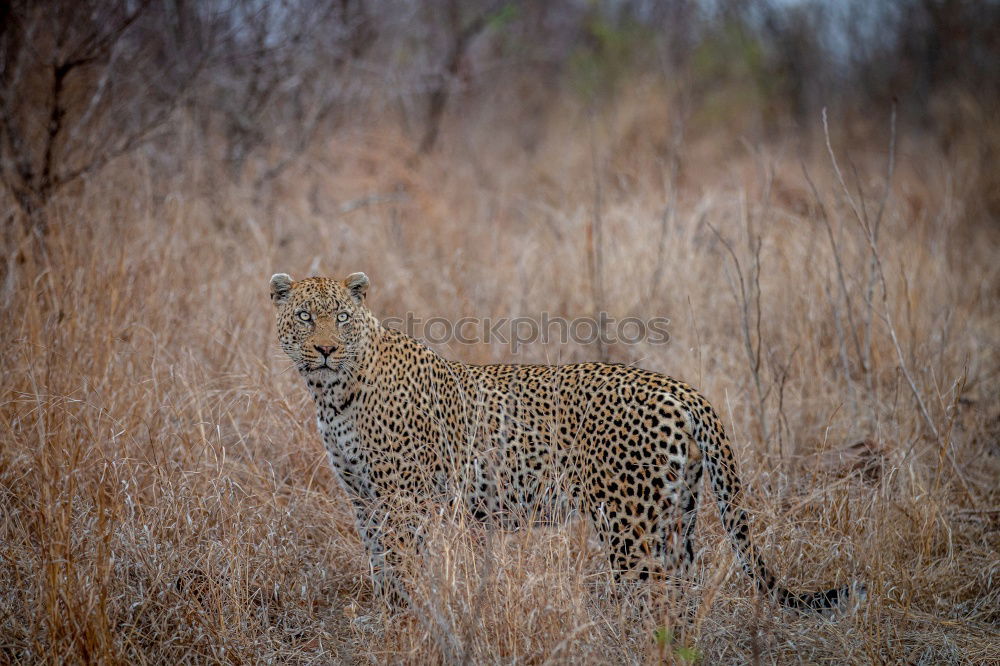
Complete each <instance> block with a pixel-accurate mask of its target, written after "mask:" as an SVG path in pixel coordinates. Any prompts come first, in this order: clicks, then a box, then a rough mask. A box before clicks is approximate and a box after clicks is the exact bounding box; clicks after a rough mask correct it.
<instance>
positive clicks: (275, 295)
mask: <svg viewBox="0 0 1000 666" xmlns="http://www.w3.org/2000/svg"><path fill="white" fill-rule="evenodd" d="M291 294H292V276H291V275H289V274H288V273H275V274H274V275H272V276H271V300H272V301H274V304H275V305H281V304H282V303H284V302H285V301H287V300H288V297H289V296H291Z"/></svg>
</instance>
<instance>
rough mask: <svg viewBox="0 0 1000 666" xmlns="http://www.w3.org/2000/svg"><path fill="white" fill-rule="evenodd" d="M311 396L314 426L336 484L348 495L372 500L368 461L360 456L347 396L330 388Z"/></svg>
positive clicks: (357, 438)
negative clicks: (312, 398)
mask: <svg viewBox="0 0 1000 666" xmlns="http://www.w3.org/2000/svg"><path fill="white" fill-rule="evenodd" d="M315 397H316V407H317V409H316V426H317V429H318V430H319V434H320V437H321V438H322V440H323V446H324V447H325V448H326V454H327V458H328V459H329V461H330V466H331V467H332V468H333V471H334V473H335V474H336V477H337V481H338V482H339V483H340V485H341V487H342V488H343V489H344V490H345V491H346V492H347V493H348V494H350V495H352V496H356V497H361V498H372V497H373V496H374V493H373V490H372V483H371V475H370V462H369V461H368V460H366V459H365V456H363V455H362V450H361V438H360V436H359V434H358V429H357V426H356V422H357V419H356V409H357V408H356V406H355V405H354V404H353V400H351V396H350V394H349V393H348V392H346V391H342V390H337V387H336V386H333V387H327V390H326V391H322V392H320V391H318V392H317V394H316V396H315Z"/></svg>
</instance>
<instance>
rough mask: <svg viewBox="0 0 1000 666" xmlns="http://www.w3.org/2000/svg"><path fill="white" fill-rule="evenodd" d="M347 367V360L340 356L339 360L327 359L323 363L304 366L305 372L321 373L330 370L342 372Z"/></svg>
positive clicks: (311, 363)
mask: <svg viewBox="0 0 1000 666" xmlns="http://www.w3.org/2000/svg"><path fill="white" fill-rule="evenodd" d="M345 367H346V358H345V357H343V356H339V357H337V358H325V359H323V362H322V363H316V362H315V361H313V362H309V361H307V362H306V363H304V364H303V368H302V371H303V372H320V371H323V370H329V371H331V372H341V371H343V370H344V369H345Z"/></svg>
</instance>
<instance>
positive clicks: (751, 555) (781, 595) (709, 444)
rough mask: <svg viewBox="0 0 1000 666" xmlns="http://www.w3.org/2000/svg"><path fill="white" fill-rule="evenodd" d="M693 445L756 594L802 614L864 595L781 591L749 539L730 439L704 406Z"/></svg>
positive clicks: (839, 590)
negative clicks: (763, 594) (696, 448)
mask: <svg viewBox="0 0 1000 666" xmlns="http://www.w3.org/2000/svg"><path fill="white" fill-rule="evenodd" d="M694 430H695V433H694V434H695V441H696V442H697V444H698V448H700V449H701V452H702V456H703V460H704V464H705V465H707V466H708V476H709V478H710V479H711V483H712V492H713V493H714V494H715V498H716V502H717V504H718V507H719V514H720V515H721V516H722V524H723V526H724V527H725V529H726V533H727V534H728V535H729V538H730V541H731V542H732V546H733V550H735V551H736V556H737V558H738V559H739V561H740V563H741V564H742V565H743V569H744V570H745V571H746V572H747V574H749V576H750V577H751V578H752V579H753V581H754V584H755V586H756V587H757V589H758V590H760V591H764V592H767V593H769V594H771V595H773V596H774V598H775V599H777V600H778V601H779V602H780V603H781V604H782V605H784V606H787V607H789V608H796V609H801V610H816V611H823V610H828V609H834V608H839V607H841V606H842V605H843V604H844V603H845V601H846V600H847V599H849V598H852V597H858V596H863V595H864V589H863V588H858V587H856V586H851V585H847V586H843V587H835V588H831V589H829V590H822V591H819V592H807V593H796V592H791V591H789V590H786V589H785V588H783V587H780V586H779V585H778V584H777V581H776V580H775V577H774V576H773V575H772V574H771V572H770V571H769V570H768V568H767V567H766V566H765V565H764V560H763V559H762V558H761V556H760V553H759V552H758V550H757V547H756V546H755V545H754V542H753V538H752V537H751V535H750V521H749V520H748V515H747V510H746V508H745V504H744V493H743V482H742V481H741V480H740V477H739V474H738V473H737V470H736V461H735V459H734V457H733V450H732V447H731V446H730V444H729V439H728V438H727V437H726V433H725V431H724V430H723V428H722V422H721V421H720V420H719V417H718V415H717V414H716V413H715V410H714V409H713V408H712V406H711V405H709V404H708V403H707V402H706V403H705V404H704V411H703V412H702V415H701V419H700V422H699V419H697V418H696V419H695V428H694Z"/></svg>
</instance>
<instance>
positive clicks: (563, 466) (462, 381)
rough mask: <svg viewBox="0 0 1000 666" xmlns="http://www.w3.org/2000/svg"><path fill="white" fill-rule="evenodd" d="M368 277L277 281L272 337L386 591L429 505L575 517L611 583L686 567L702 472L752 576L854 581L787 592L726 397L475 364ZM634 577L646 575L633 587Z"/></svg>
mask: <svg viewBox="0 0 1000 666" xmlns="http://www.w3.org/2000/svg"><path fill="white" fill-rule="evenodd" d="M369 286H370V280H369V278H368V276H367V275H365V274H364V273H352V274H350V275H348V276H347V277H346V278H344V279H336V278H327V277H307V278H303V279H301V280H297V281H296V280H293V279H292V277H291V276H290V275H288V274H287V273H278V274H275V275H274V276H272V277H271V280H270V296H271V300H272V301H273V304H274V307H275V316H276V323H277V333H278V336H277V337H278V342H279V344H280V346H281V348H282V350H283V351H284V352H285V353H286V354H287V355H288V357H289V358H290V359H291V361H292V363H293V365H294V366H295V368H296V369H297V370H298V372H299V373H300V375H301V376H302V378H304V380H305V383H306V386H307V387H308V390H309V392H310V393H311V395H312V398H313V401H314V403H315V406H316V411H317V419H316V423H317V427H318V430H319V434H320V436H321V439H322V441H323V444H324V446H325V448H326V453H327V457H328V459H329V463H330V466H331V467H332V469H333V472H334V476H335V477H336V482H337V484H338V485H339V486H340V488H341V489H342V490H343V491H344V492H345V493H346V495H347V496H348V497H349V499H350V504H351V506H352V507H353V511H354V516H353V518H354V522H355V524H356V527H357V530H358V533H359V535H360V538H361V541H362V542H363V544H364V548H365V550H366V552H367V555H368V559H369V566H370V572H371V575H372V580H373V581H374V587H375V589H376V591H377V592H380V593H383V592H384V593H385V594H386V595H387V597H391V598H392V599H394V600H396V601H397V602H400V603H405V600H406V599H407V593H406V586H405V584H404V583H402V582H401V581H399V577H398V576H397V575H396V573H395V572H396V570H397V569H398V568H399V566H400V561H401V559H402V557H403V556H404V554H405V553H406V552H408V551H412V549H413V548H415V547H416V545H415V541H416V540H418V539H419V537H418V536H417V535H418V532H419V529H418V528H417V527H416V526H415V525H414V518H413V516H414V515H415V512H416V513H417V515H419V512H420V511H421V510H424V511H426V509H425V508H422V507H426V506H427V503H428V502H431V503H438V502H441V503H445V504H447V505H451V506H458V507H459V509H460V510H461V511H463V512H464V513H466V514H467V515H470V516H471V517H472V518H473V519H474V520H473V523H474V524H478V523H481V524H484V525H488V526H496V527H499V528H506V529H517V528H519V527H520V526H522V525H525V524H529V525H530V524H534V523H545V522H546V521H548V520H552V519H555V518H554V517H556V516H559V515H566V513H567V512H574V511H575V512H576V513H577V514H578V515H580V516H583V517H585V520H587V521H588V522H589V523H590V524H591V525H592V527H593V529H594V530H596V533H597V536H598V541H599V543H600V545H601V547H602V548H603V549H604V550H605V551H606V553H607V557H608V560H609V562H610V565H611V570H612V572H613V574H614V576H615V577H616V578H617V579H621V580H625V581H645V580H650V579H664V578H667V579H671V580H674V579H677V578H680V579H683V578H684V577H685V576H687V575H689V574H690V571H691V568H692V566H693V564H694V561H695V550H694V536H695V534H694V533H695V524H696V518H697V514H698V508H699V506H700V502H701V497H702V495H701V486H702V483H701V481H702V477H703V476H706V472H707V477H708V482H709V485H711V489H712V492H713V494H714V496H715V500H716V502H715V503H716V505H717V508H718V512H719V515H720V517H721V522H722V525H723V527H724V531H725V533H726V534H727V535H728V539H729V541H730V542H731V544H732V548H733V550H734V552H735V556H736V558H737V559H738V561H739V563H740V565H741V566H742V568H743V569H744V570H745V571H746V573H747V574H748V575H749V577H750V579H751V580H752V581H753V583H754V587H755V588H756V589H757V590H758V591H760V592H763V593H767V594H769V595H771V597H772V598H774V599H776V600H777V601H778V602H779V603H780V604H781V605H783V606H785V607H789V608H794V609H808V610H818V611H823V610H825V609H831V608H835V607H837V606H838V605H839V604H842V603H843V602H844V601H845V600H846V599H847V598H848V597H850V596H851V595H852V594H855V596H856V586H854V585H853V584H851V585H845V586H839V587H833V588H830V589H824V590H821V591H818V592H793V591H791V590H789V589H786V588H785V587H782V586H780V585H779V584H778V581H777V579H776V578H775V576H774V575H773V574H772V573H771V570H770V569H769V568H768V567H767V566H766V565H765V562H764V559H763V557H762V555H761V553H760V550H759V548H758V547H757V546H756V545H755V541H754V539H753V538H752V536H751V532H750V519H751V516H750V514H749V510H748V509H747V508H746V506H745V500H746V495H745V490H744V486H743V483H742V481H741V478H740V475H739V474H738V471H737V465H736V460H735V457H734V454H733V447H732V445H731V444H730V441H729V438H728V437H727V435H726V432H725V429H724V428H723V425H722V422H721V420H720V418H719V415H718V414H717V413H716V410H715V409H714V408H713V407H712V405H711V404H710V403H709V401H708V400H706V398H705V397H703V396H702V395H701V394H700V393H699V392H698V391H696V390H695V389H694V388H692V387H691V386H689V385H688V384H686V383H684V382H682V381H679V380H677V379H673V378H671V377H669V376H667V375H664V374H660V373H657V372H653V371H649V370H644V369H641V368H639V367H636V366H634V365H626V364H616V363H605V362H585V363H567V364H561V365H532V364H512V363H505V364H488V365H476V364H470V363H464V362H462V361H458V360H448V359H446V358H444V357H443V356H441V355H440V354H438V353H437V352H436V351H434V350H433V349H431V348H430V347H428V346H427V345H425V344H424V343H423V342H421V341H419V340H417V339H416V338H414V337H412V336H410V335H408V334H406V333H404V332H402V331H400V330H397V329H396V328H392V327H389V326H386V325H383V323H382V322H381V321H380V320H379V319H378V318H376V316H375V315H374V314H373V313H372V311H371V310H370V309H369V308H368V305H367V300H366V299H367V293H368V289H369ZM637 584H639V583H637Z"/></svg>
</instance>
